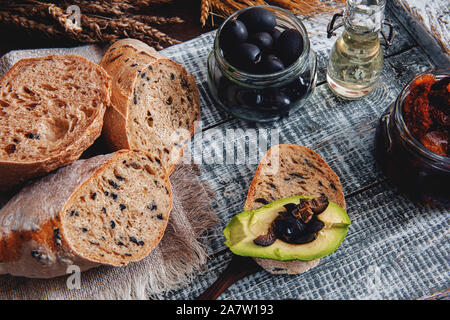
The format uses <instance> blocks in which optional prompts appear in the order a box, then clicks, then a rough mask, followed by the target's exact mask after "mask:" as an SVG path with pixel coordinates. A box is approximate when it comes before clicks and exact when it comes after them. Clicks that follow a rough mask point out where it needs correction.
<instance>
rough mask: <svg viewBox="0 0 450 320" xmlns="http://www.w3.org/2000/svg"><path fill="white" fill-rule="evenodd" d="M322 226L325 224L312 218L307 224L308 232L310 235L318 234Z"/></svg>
mask: <svg viewBox="0 0 450 320" xmlns="http://www.w3.org/2000/svg"><path fill="white" fill-rule="evenodd" d="M324 226H325V224H324V223H323V222H322V221H320V220H319V219H317V218H316V217H313V218H312V219H311V221H309V222H308V230H309V231H310V232H312V233H316V232H319V231H320V230H322V229H323V227H324Z"/></svg>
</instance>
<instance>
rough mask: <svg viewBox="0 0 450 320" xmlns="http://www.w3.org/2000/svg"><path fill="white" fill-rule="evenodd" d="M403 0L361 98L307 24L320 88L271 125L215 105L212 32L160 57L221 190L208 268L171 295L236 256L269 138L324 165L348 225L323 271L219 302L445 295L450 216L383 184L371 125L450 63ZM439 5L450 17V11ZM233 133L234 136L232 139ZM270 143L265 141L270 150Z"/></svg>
mask: <svg viewBox="0 0 450 320" xmlns="http://www.w3.org/2000/svg"><path fill="white" fill-rule="evenodd" d="M397 1H400V0H396V1H392V3H391V1H388V2H389V3H390V7H388V9H387V11H386V15H387V17H388V18H389V19H391V21H392V22H393V24H394V26H395V32H396V38H395V41H394V44H393V45H392V46H391V47H390V48H389V49H388V50H386V51H385V62H384V69H383V73H382V77H381V80H380V84H379V86H378V87H377V89H376V90H375V91H374V92H373V93H372V94H370V95H369V96H368V97H366V98H365V99H362V100H359V101H345V100H342V99H339V98H337V97H336V96H334V95H333V94H332V93H331V91H330V90H329V88H328V86H327V84H326V82H325V70H326V63H327V59H328V54H329V51H330V49H331V47H332V45H333V43H334V41H335V40H336V38H332V39H327V38H326V25H327V23H328V18H329V17H328V18H315V19H313V20H305V21H304V23H305V25H306V27H307V30H308V32H309V35H310V41H311V44H312V47H313V49H314V50H315V51H316V53H317V56H318V67H319V70H318V83H317V87H316V90H315V92H314V93H313V94H312V96H311V97H310V99H309V101H308V102H307V103H306V105H305V106H304V107H303V108H301V110H299V111H297V112H295V113H294V114H291V115H290V117H289V118H286V119H283V120H281V121H278V122H275V123H272V124H253V123H249V122H245V121H241V120H238V119H235V118H232V117H231V116H229V115H228V114H227V113H225V112H223V111H221V110H220V109H218V108H217V106H216V105H215V104H214V102H213V100H212V97H211V95H210V93H209V90H208V86H207V80H206V79H207V70H206V58H207V55H208V54H209V52H210V50H211V47H212V41H213V38H214V33H207V34H204V35H202V36H200V37H199V38H196V39H193V40H190V41H188V42H185V43H182V44H180V45H177V46H174V47H170V48H167V49H165V50H164V54H166V55H168V56H169V57H171V58H173V59H175V60H177V61H179V62H181V63H183V64H184V65H185V66H186V68H187V69H188V71H190V72H191V73H193V74H194V76H195V78H196V81H197V83H198V85H199V89H200V93H201V102H202V119H201V120H202V123H201V128H199V130H198V132H197V134H196V136H195V138H194V139H193V141H192V144H191V150H190V152H191V154H193V155H194V159H195V157H197V158H196V159H197V160H201V166H200V168H201V172H202V173H201V178H202V179H204V180H205V181H206V182H207V183H208V184H209V185H210V186H211V188H212V189H213V190H214V192H215V198H214V199H213V207H214V210H215V212H216V214H217V216H218V217H219V219H220V223H219V225H217V226H216V228H215V229H214V230H212V231H211V233H210V234H208V235H207V237H208V244H209V248H210V253H211V256H210V258H209V261H208V263H207V265H206V266H205V267H204V270H203V272H202V273H200V274H199V275H197V277H196V278H195V279H193V280H192V282H191V283H190V285H189V286H185V287H183V288H180V289H179V290H177V291H175V292H171V293H169V294H167V295H166V296H165V298H167V299H193V298H196V297H197V296H199V295H200V294H201V293H202V292H203V291H204V290H205V289H206V288H208V287H209V286H210V285H211V284H212V283H213V282H214V281H215V280H216V279H217V277H218V276H219V275H220V274H221V273H222V272H223V270H224V269H225V268H226V266H227V265H228V264H229V262H230V260H231V256H232V255H231V253H230V251H229V250H228V249H227V247H226V246H225V245H224V244H223V242H224V237H223V236H222V233H221V231H222V230H223V228H224V226H225V225H226V224H227V222H228V221H229V219H230V218H231V217H232V216H233V215H235V214H237V213H239V212H241V210H242V207H243V204H244V201H245V197H246V194H247V191H248V187H249V185H250V182H251V180H252V178H253V174H254V171H255V169H256V167H257V164H258V162H259V160H260V158H261V157H262V155H263V153H264V151H265V150H264V149H263V150H261V152H260V153H257V154H254V153H249V150H248V147H249V142H250V143H251V142H252V141H253V142H255V141H254V137H258V139H260V138H261V137H262V136H263V135H264V134H265V133H266V134H268V135H269V136H270V133H271V132H276V133H279V143H294V144H302V145H305V146H307V147H310V148H312V149H314V150H315V151H316V152H318V153H319V154H320V155H321V156H322V157H323V158H324V159H325V160H326V161H327V162H328V164H329V165H330V166H331V168H332V169H333V170H334V171H335V172H336V173H337V174H338V175H339V177H340V178H341V182H342V185H343V188H344V192H345V195H346V201H347V206H348V214H349V216H350V218H351V220H352V225H351V227H350V230H349V233H348V236H347V238H346V239H345V241H344V242H343V243H342V245H341V246H340V248H339V249H338V250H337V251H336V252H335V253H334V254H332V255H331V256H328V257H325V258H323V259H321V262H320V265H319V266H318V267H316V268H314V269H312V270H310V271H308V272H306V273H304V274H301V275H295V276H287V275H271V274H269V273H266V272H264V271H261V272H259V273H257V274H254V275H251V276H248V277H246V278H245V279H242V280H241V281H239V282H237V283H236V284H234V285H233V286H231V287H230V288H229V289H228V290H227V291H225V292H224V293H223V294H222V295H221V296H220V297H219V299H237V300H242V299H286V298H291V299H292V298H293V299H417V298H432V299H439V298H448V296H449V293H448V292H449V291H448V290H449V289H448V288H450V268H449V266H450V263H449V262H450V259H449V241H448V230H449V223H448V220H449V212H448V210H446V209H442V208H432V207H429V206H426V205H422V204H415V203H413V202H411V200H410V199H408V198H407V197H405V196H404V195H403V194H401V193H400V192H398V190H397V189H396V188H395V187H394V186H392V185H391V184H390V183H389V181H387V179H386V178H385V177H384V176H383V174H382V173H381V171H380V170H379V168H378V167H377V165H376V162H375V159H374V135H375V128H376V125H377V122H378V119H379V118H380V116H381V114H382V113H383V112H384V111H385V109H386V108H387V107H388V106H389V105H390V104H391V103H392V102H393V101H394V100H395V99H396V97H397V95H398V94H399V92H400V91H401V89H402V88H403V87H404V85H405V84H406V83H407V82H408V81H409V80H410V79H412V77H413V76H414V75H416V74H417V73H419V72H421V71H424V70H427V69H430V68H435V67H442V66H443V65H442V61H445V59H444V60H442V59H443V55H442V54H441V53H442V52H440V51H439V50H436V47H433V46H432V44H433V43H432V41H428V42H427V41H426V40H427V39H426V38H424V39H425V41H421V40H422V38H419V41H416V40H415V38H414V37H413V36H412V34H411V31H408V30H417V29H415V28H414V27H412V26H411V25H410V24H408V23H407V21H408V19H406V18H405V16H404V15H403V13H402V11H401V10H402V8H401V6H398V5H396V4H397ZM401 1H403V2H404V1H412V0H401ZM440 2H442V3H445V1H440ZM441 9H442V12H443V14H444V19H448V8H447V9H446V8H445V6H444V7H443V8H441ZM446 10H447V11H446ZM445 12H446V13H445ZM405 26H406V28H405ZM407 29H408V30H407ZM36 45H39V44H36ZM44 46H45V45H44ZM2 48H3V47H2ZM10 49H13V48H10V47H8V48H6V49H5V50H3V51H4V52H6V51H8V50H10ZM15 49H17V47H15ZM424 49H426V50H424ZM236 129H242V131H239V130H236ZM227 133H228V134H229V133H233V134H234V138H231V137H230V136H229V135H228V136H227ZM224 141H225V142H224ZM259 142H261V140H259ZM233 143H234V144H235V145H236V149H235V154H239V155H245V157H244V160H245V162H244V163H240V164H239V163H238V164H224V162H223V161H222V160H221V159H220V156H219V157H218V156H217V155H220V154H222V155H224V156H225V155H226V150H224V149H226V148H227V147H228V148H230V146H231V145H232V144H233ZM272 143H274V141H271V139H269V146H270V144H272ZM277 143H278V142H277ZM199 155H200V157H199ZM200 158H201V159H200ZM215 162H217V163H215Z"/></svg>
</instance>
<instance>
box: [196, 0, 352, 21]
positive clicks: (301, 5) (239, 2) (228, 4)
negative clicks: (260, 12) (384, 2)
mask: <svg viewBox="0 0 450 320" xmlns="http://www.w3.org/2000/svg"><path fill="white" fill-rule="evenodd" d="M210 2H211V5H210V7H211V9H210V10H209V14H208V15H207V16H204V14H203V12H204V11H203V10H202V9H200V11H201V15H200V16H201V18H200V22H201V23H202V25H203V21H207V19H208V17H209V15H218V16H221V17H223V18H226V17H227V16H229V15H231V14H232V13H234V12H235V11H237V10H240V9H242V8H245V7H247V6H253V5H264V4H269V5H274V6H279V7H282V8H284V9H287V10H290V11H292V12H294V13H296V14H299V15H302V16H304V17H313V16H314V15H316V14H317V13H321V12H329V11H333V10H334V5H335V4H337V3H343V2H345V0H332V1H328V2H326V3H325V2H322V1H321V0H267V1H264V0H211V1H210Z"/></svg>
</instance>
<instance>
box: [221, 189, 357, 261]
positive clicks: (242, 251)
mask: <svg viewBox="0 0 450 320" xmlns="http://www.w3.org/2000/svg"><path fill="white" fill-rule="evenodd" d="M302 198H311V197H305V196H294V197H290V198H285V199H281V200H278V201H275V202H272V203H270V204H268V205H265V206H263V207H261V208H259V209H256V210H250V211H244V212H242V213H239V214H238V215H236V216H234V217H233V218H232V219H231V221H230V222H229V223H228V225H227V226H226V228H225V230H224V235H225V238H226V241H225V244H226V245H227V246H228V247H229V248H230V250H231V251H232V252H233V253H235V254H237V255H240V256H249V257H254V258H265V259H273V260H278V261H289V260H303V261H310V260H315V259H319V258H322V257H324V256H327V255H329V254H331V253H333V252H334V251H335V250H336V249H337V248H338V247H339V245H340V244H341V242H342V241H343V240H344V238H345V236H346V235H347V231H348V227H349V225H350V219H349V217H348V215H347V213H346V212H345V210H344V209H342V208H341V207H339V206H338V205H337V204H336V203H334V202H331V201H330V203H329V205H328V207H327V209H326V210H325V211H324V212H322V213H321V214H319V215H317V218H318V219H319V220H321V221H322V222H323V223H324V224H325V226H324V228H323V229H322V230H320V231H319V232H318V234H317V238H316V239H315V240H314V241H312V242H309V243H305V244H291V243H287V242H284V241H281V240H279V239H277V240H275V242H274V243H273V244H271V245H269V246H267V247H262V246H258V245H256V244H255V243H254V242H253V240H254V239H255V238H256V237H258V236H260V235H262V234H266V233H267V231H268V229H269V227H270V225H271V224H272V222H273V220H275V218H276V217H277V216H278V212H280V211H285V208H284V207H283V206H284V205H285V204H288V203H295V204H298V203H299V202H300V199H302Z"/></svg>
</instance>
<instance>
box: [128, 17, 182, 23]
mask: <svg viewBox="0 0 450 320" xmlns="http://www.w3.org/2000/svg"><path fill="white" fill-rule="evenodd" d="M130 17H131V18H133V19H136V20H139V21H141V22H144V23H149V24H156V25H165V24H179V23H184V22H185V21H184V20H183V19H181V18H180V17H169V18H167V17H158V16H146V15H143V14H141V15H132V16H130Z"/></svg>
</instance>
